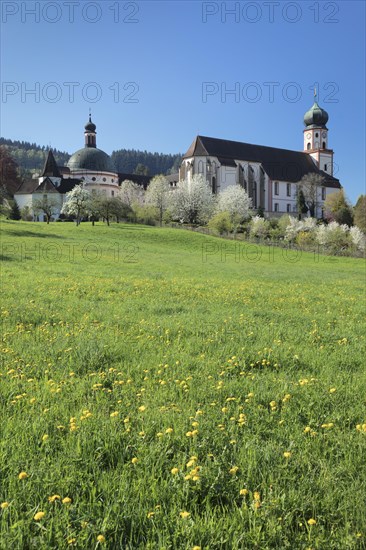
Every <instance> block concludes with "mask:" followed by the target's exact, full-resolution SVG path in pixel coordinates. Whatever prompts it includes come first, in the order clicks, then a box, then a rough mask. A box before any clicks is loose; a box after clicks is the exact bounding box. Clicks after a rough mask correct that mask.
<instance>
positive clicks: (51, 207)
mask: <svg viewBox="0 0 366 550" xmlns="http://www.w3.org/2000/svg"><path fill="white" fill-rule="evenodd" d="M32 208H33V212H34V213H35V214H39V213H43V214H44V215H45V216H46V222H47V224H49V223H50V221H51V218H52V216H54V215H55V214H57V213H58V211H59V210H60V208H61V197H59V196H57V197H56V196H55V197H50V196H49V195H43V196H42V197H36V198H33V202H32Z"/></svg>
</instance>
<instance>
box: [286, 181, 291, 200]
mask: <svg viewBox="0 0 366 550" xmlns="http://www.w3.org/2000/svg"><path fill="white" fill-rule="evenodd" d="M286 195H287V196H288V197H291V183H288V184H287V185H286Z"/></svg>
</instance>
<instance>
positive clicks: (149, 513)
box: [147, 512, 155, 519]
mask: <svg viewBox="0 0 366 550" xmlns="http://www.w3.org/2000/svg"><path fill="white" fill-rule="evenodd" d="M153 516H155V512H148V514H147V517H148V518H149V519H150V518H152V517H153Z"/></svg>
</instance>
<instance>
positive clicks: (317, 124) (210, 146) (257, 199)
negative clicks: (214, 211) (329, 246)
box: [175, 101, 341, 218]
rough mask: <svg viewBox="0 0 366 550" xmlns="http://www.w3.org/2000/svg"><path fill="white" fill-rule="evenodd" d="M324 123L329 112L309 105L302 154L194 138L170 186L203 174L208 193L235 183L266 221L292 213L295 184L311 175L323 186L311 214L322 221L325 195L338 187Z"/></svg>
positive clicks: (305, 117) (226, 141)
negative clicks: (209, 189) (318, 177)
mask: <svg viewBox="0 0 366 550" xmlns="http://www.w3.org/2000/svg"><path fill="white" fill-rule="evenodd" d="M327 122H328V113H327V112H326V111H325V110H324V109H322V108H321V107H319V105H318V103H317V102H316V101H314V104H313V106H312V107H311V109H309V111H307V112H306V113H305V116H304V124H305V129H304V150H303V151H291V150H288V149H278V148H276V147H266V146H263V145H253V144H249V143H241V142H237V141H229V140H224V139H217V138H212V137H205V136H197V137H196V138H195V139H194V141H193V143H192V144H191V146H190V147H189V149H188V151H187V152H186V154H185V155H184V157H183V161H182V164H181V166H180V170H179V174H178V175H177V176H176V178H175V179H176V182H175V183H178V182H179V181H181V180H183V179H188V180H189V179H190V178H191V177H192V176H193V175H194V174H202V175H203V177H204V178H205V179H206V181H207V182H208V183H209V185H210V186H211V188H212V192H213V193H220V192H221V191H223V190H224V189H226V187H228V186H229V185H234V184H239V185H241V186H242V187H243V188H244V189H245V190H246V191H247V193H248V195H249V197H250V198H251V199H252V205H253V208H254V209H261V211H262V212H263V213H264V214H265V215H266V216H267V217H269V216H279V215H282V214H284V213H293V214H294V213H297V204H296V203H297V200H296V199H297V191H298V187H299V182H300V180H301V178H302V177H303V176H305V175H306V174H309V173H314V174H318V175H320V176H322V177H323V182H324V183H323V185H322V186H321V187H319V188H318V189H317V201H316V212H315V215H316V217H317V218H321V217H322V214H323V204H324V200H325V199H326V197H327V195H328V194H330V193H332V192H334V191H336V190H337V189H340V188H341V185H340V182H339V180H338V179H337V178H335V177H334V176H333V150H332V149H330V148H329V147H328V128H327V127H326V123H327Z"/></svg>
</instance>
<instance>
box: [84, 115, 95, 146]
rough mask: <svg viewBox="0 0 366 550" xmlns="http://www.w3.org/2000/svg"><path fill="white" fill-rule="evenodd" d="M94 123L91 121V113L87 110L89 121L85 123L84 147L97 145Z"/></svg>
mask: <svg viewBox="0 0 366 550" xmlns="http://www.w3.org/2000/svg"><path fill="white" fill-rule="evenodd" d="M96 129H97V127H96V125H95V124H94V122H92V119H91V113H90V112H89V122H87V123H86V124H85V132H84V136H85V147H94V148H96V146H97V132H96Z"/></svg>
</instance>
